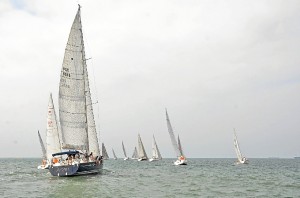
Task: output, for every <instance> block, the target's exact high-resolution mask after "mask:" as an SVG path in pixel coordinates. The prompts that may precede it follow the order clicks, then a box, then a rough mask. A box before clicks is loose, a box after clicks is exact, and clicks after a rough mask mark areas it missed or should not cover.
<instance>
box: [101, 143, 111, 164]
mask: <svg viewBox="0 0 300 198" xmlns="http://www.w3.org/2000/svg"><path fill="white" fill-rule="evenodd" d="M102 158H103V159H104V160H108V159H109V156H108V154H107V151H106V148H105V146H104V143H102Z"/></svg>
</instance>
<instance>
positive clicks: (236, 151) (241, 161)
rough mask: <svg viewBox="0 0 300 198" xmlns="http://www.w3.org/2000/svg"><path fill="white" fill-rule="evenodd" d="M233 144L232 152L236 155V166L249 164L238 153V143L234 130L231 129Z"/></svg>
mask: <svg viewBox="0 0 300 198" xmlns="http://www.w3.org/2000/svg"><path fill="white" fill-rule="evenodd" d="M233 136H234V137H233V143H234V150H235V153H236V156H237V162H236V164H248V163H249V160H248V159H247V158H246V157H244V156H243V155H242V153H241V151H240V146H239V143H238V140H237V136H236V132H235V129H233Z"/></svg>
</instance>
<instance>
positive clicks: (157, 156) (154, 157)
mask: <svg viewBox="0 0 300 198" xmlns="http://www.w3.org/2000/svg"><path fill="white" fill-rule="evenodd" d="M161 159H162V157H161V154H160V152H159V150H158V146H157V144H156V141H155V138H154V135H153V142H152V158H150V159H149V161H150V162H151V161H157V160H161Z"/></svg>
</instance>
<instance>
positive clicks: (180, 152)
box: [166, 109, 187, 165]
mask: <svg viewBox="0 0 300 198" xmlns="http://www.w3.org/2000/svg"><path fill="white" fill-rule="evenodd" d="M166 119H167V127H168V131H169V135H170V138H171V142H172V145H173V148H174V150H175V152H176V155H177V160H176V161H175V162H174V165H187V160H186V158H185V156H184V154H183V150H182V146H181V143H180V139H179V136H178V143H177V141H176V139H175V135H174V131H173V128H172V125H171V122H170V119H169V115H168V112H167V109H166Z"/></svg>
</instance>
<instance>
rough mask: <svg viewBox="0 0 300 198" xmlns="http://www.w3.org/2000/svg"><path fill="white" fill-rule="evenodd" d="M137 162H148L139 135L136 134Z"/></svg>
mask: <svg viewBox="0 0 300 198" xmlns="http://www.w3.org/2000/svg"><path fill="white" fill-rule="evenodd" d="M137 153H138V161H144V160H148V157H147V154H146V151H145V148H144V145H143V142H142V139H141V136H140V134H138V152H137Z"/></svg>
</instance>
